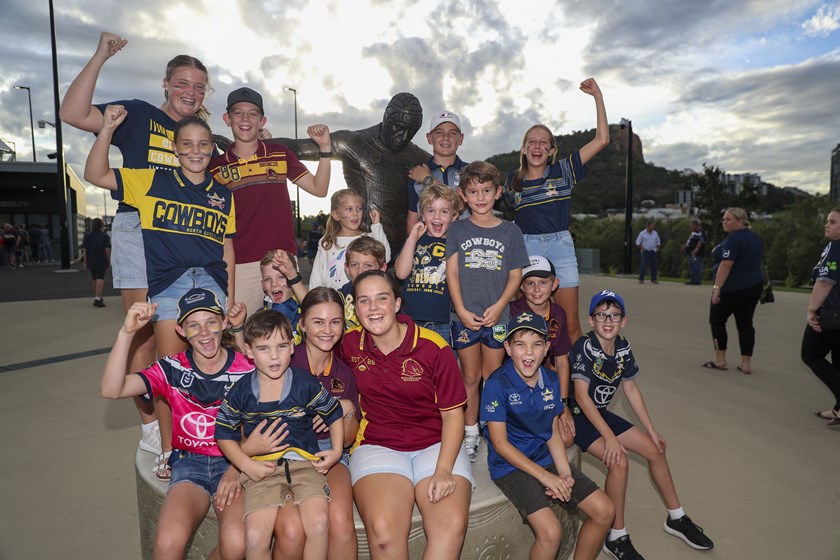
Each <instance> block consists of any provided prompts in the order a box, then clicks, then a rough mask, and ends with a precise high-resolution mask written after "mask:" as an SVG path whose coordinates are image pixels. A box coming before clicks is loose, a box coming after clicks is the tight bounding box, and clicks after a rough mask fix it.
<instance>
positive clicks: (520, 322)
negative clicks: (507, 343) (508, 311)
mask: <svg viewBox="0 0 840 560" xmlns="http://www.w3.org/2000/svg"><path fill="white" fill-rule="evenodd" d="M522 329H529V330H532V331H536V332H537V333H539V334H541V335H543V336H548V325H546V324H545V317H543V316H542V315H540V314H539V313H533V312H531V311H525V312H523V313H520V314H519V315H517V316H515V317H511V318H510V321H508V324H507V335H506V336H505V340H507V339H509V338H510V337H511V336H512V335H513V333H515V332H516V331H521V330H522Z"/></svg>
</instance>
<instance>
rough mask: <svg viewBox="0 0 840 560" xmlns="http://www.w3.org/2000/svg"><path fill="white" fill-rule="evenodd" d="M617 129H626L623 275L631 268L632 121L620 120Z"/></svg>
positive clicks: (629, 271) (628, 272)
mask: <svg viewBox="0 0 840 560" xmlns="http://www.w3.org/2000/svg"><path fill="white" fill-rule="evenodd" d="M618 126H619V128H621V129H622V130H623V129H624V128H627V177H626V181H625V189H624V274H630V273H631V271H632V268H633V121H630V120H627V119H621V122H620V123H619V125H618Z"/></svg>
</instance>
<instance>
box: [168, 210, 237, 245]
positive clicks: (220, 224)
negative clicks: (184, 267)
mask: <svg viewBox="0 0 840 560" xmlns="http://www.w3.org/2000/svg"><path fill="white" fill-rule="evenodd" d="M227 226H228V217H227V216H225V215H223V214H220V213H218V212H216V211H213V210H208V209H206V208H201V207H199V206H193V205H191V204H182V203H179V202H173V201H168V200H157V201H155V203H154V206H153V209H152V228H153V229H156V230H162V231H171V232H178V233H188V234H191V235H199V236H201V237H204V238H206V239H212V240H213V241H216V242H218V243H223V242H224V235H225V231H227Z"/></svg>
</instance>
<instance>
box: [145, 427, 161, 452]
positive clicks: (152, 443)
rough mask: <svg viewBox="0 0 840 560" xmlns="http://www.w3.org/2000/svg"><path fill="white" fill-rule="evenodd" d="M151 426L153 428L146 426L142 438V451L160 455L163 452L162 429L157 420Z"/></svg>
mask: <svg viewBox="0 0 840 560" xmlns="http://www.w3.org/2000/svg"><path fill="white" fill-rule="evenodd" d="M151 424H152V425H153V426H152V427H151V428H145V426H144V428H145V429H143V437H142V438H140V449H142V450H143V451H148V452H149V453H153V454H155V455H158V454H160V451H161V449H160V427H159V426H158V423H157V420H155V421H154V422H151Z"/></svg>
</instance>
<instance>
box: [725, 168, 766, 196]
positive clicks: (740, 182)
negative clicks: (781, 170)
mask: <svg viewBox="0 0 840 560" xmlns="http://www.w3.org/2000/svg"><path fill="white" fill-rule="evenodd" d="M721 178H722V179H723V182H724V184H726V185H729V186H730V188H731V189H732V194H735V195H739V194H741V192H742V191H743V190H744V187H747V186H750V187H755V189H756V190H757V191H758V194H760V195H761V196H767V184H766V183H764V182H762V180H761V177H760V176H759V175H757V174H755V173H724V174H723V176H722V177H721Z"/></svg>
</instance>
